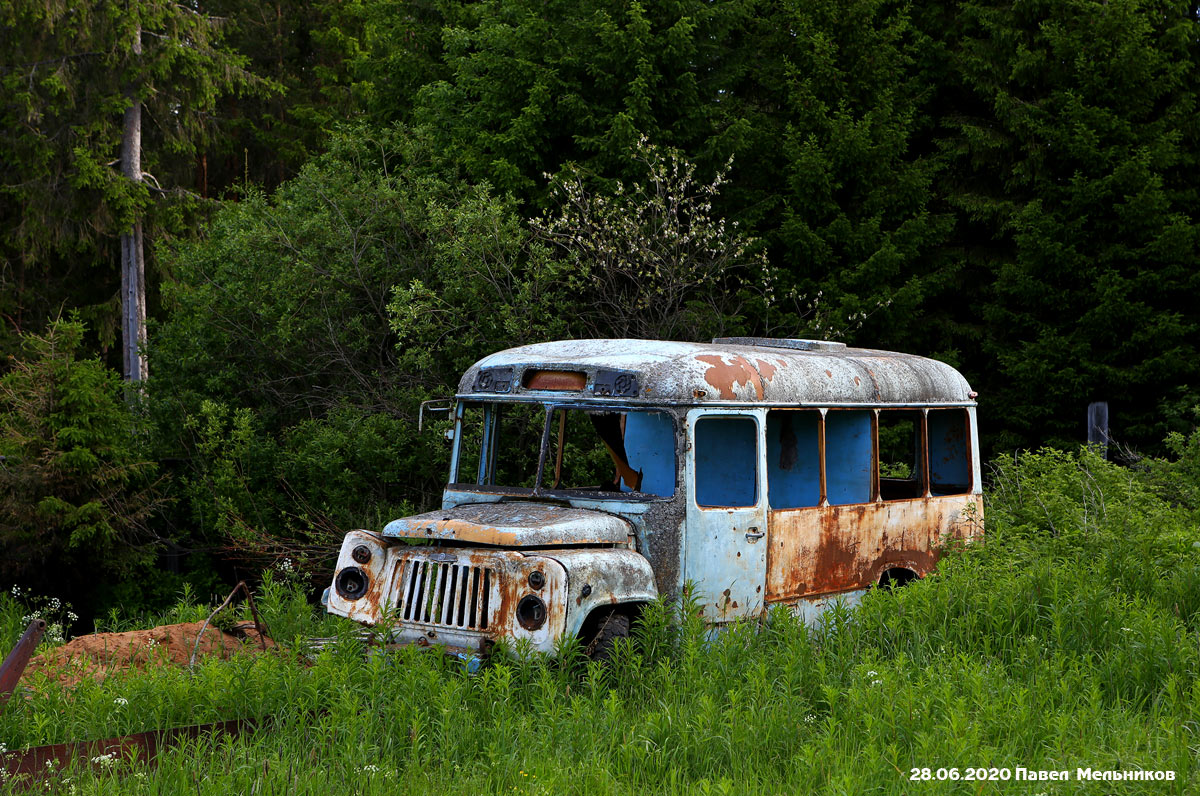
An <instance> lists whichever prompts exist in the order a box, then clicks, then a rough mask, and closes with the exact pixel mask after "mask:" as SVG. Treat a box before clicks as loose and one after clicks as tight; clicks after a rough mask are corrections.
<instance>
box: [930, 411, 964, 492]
mask: <svg viewBox="0 0 1200 796" xmlns="http://www.w3.org/2000/svg"><path fill="white" fill-rule="evenodd" d="M969 429H970V427H969V425H968V417H967V411H966V410H965V409H930V410H929V482H930V483H929V489H930V491H931V492H932V493H933V494H935V495H961V494H965V493H967V492H970V491H971V457H970V444H969V440H970V433H969Z"/></svg>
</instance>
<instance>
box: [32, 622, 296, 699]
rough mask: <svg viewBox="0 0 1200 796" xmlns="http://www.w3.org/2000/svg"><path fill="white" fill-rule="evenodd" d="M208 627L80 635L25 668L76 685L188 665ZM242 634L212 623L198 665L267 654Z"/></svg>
mask: <svg viewBox="0 0 1200 796" xmlns="http://www.w3.org/2000/svg"><path fill="white" fill-rule="evenodd" d="M203 625H204V623H203V622H187V623H185V624H180V625H160V626H158V627H152V628H150V629H149V630H131V631H128V632H125V633H93V634H91V635H89V636H79V637H78V638H75V639H72V640H71V641H69V642H67V643H66V644H63V645H62V646H61V647H55V648H54V649H52V650H47V651H46V652H43V653H42V654H40V655H37V656H35V657H34V658H33V659H32V660H30V661H29V666H28V667H27V668H26V669H25V677H30V676H36V675H41V676H44V677H48V678H50V679H52V680H55V681H57V682H59V683H62V684H63V685H75V684H76V683H78V682H79V681H80V680H82V679H84V678H90V679H93V680H103V679H104V678H105V677H108V676H109V675H110V674H114V673H116V672H121V671H126V670H128V669H144V668H146V667H147V666H150V665H161V664H164V663H166V664H174V665H177V666H187V664H188V661H189V660H190V659H191V657H192V650H193V649H195V648H196V639H197V638H199V637H200V628H201V627H202V626H203ZM238 630H239V632H238V634H234V633H226V632H224V631H222V630H219V629H218V628H215V627H213V626H212V625H211V624H210V625H209V626H208V627H207V628H205V629H204V637H203V638H201V639H200V645H199V649H198V650H197V652H196V660H200V658H202V657H212V656H216V657H218V658H222V659H228V658H230V657H232V656H234V655H239V654H247V653H249V654H253V653H255V652H261V651H262V644H261V643H260V642H259V636H258V632H257V631H256V630H254V628H253V627H250V628H249V629H246V630H244V631H243V630H241V629H238ZM266 644H267V647H268V648H272V647H274V646H275V642H274V641H272V640H271V639H270V638H267V639H266Z"/></svg>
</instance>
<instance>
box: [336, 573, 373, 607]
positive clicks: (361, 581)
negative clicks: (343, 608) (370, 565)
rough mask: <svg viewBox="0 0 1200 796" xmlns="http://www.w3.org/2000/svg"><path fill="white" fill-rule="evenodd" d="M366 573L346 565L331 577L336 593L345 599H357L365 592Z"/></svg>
mask: <svg viewBox="0 0 1200 796" xmlns="http://www.w3.org/2000/svg"><path fill="white" fill-rule="evenodd" d="M368 582H369V581H368V579H367V573H365V572H363V571H362V570H361V569H359V568H358V567H346V568H345V569H343V570H342V571H341V572H339V573H338V574H337V577H336V578H334V579H333V586H334V588H336V589H337V593H338V594H340V595H341V596H342V597H344V598H346V599H347V600H357V599H359V598H360V597H362V596H363V595H364V594H366V593H367V583H368Z"/></svg>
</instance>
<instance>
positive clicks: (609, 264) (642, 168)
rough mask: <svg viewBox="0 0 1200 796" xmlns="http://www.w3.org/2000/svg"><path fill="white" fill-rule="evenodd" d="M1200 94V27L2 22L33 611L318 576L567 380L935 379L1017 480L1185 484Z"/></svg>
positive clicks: (271, 7) (468, 8)
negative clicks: (260, 565) (715, 343)
mask: <svg viewBox="0 0 1200 796" xmlns="http://www.w3.org/2000/svg"><path fill="white" fill-rule="evenodd" d="M1198 78H1200V14H1198V8H1197V4H1196V3H1194V2H1192V3H1179V2H1150V1H1147V0H1115V1H1114V2H1090V1H1089V2H1076V1H1071V2H1015V3H998V2H983V1H976V0H968V1H964V2H954V3H933V4H908V3H903V2H882V1H879V0H860V1H857V2H854V1H852V2H841V3H833V2H822V1H820V0H818V1H817V2H804V3H800V2H755V1H754V0H729V1H728V2H719V3H712V2H700V1H699V0H696V1H692V0H682V1H681V2H656V3H637V2H596V1H593V0H572V2H558V1H557V0H549V1H548V2H528V1H527V0H506V1H505V2H455V1H454V0H444V1H442V0H428V1H426V0H415V1H414V2H399V1H397V0H355V1H354V2H334V1H332V0H318V1H317V2H304V3H298V2H285V1H283V0H280V1H279V2H274V3H247V2H237V1H236V0H218V1H216V2H200V3H191V4H188V5H187V6H179V5H175V4H172V3H163V2H159V1H158V0H134V2H130V3H124V4H115V3H105V2H92V3H86V4H66V3H59V2H53V0H51V1H50V2H47V1H46V0H32V1H31V0H16V1H15V2H7V3H4V4H2V5H0V318H2V319H3V322H2V323H0V354H3V355H4V357H5V361H4V362H3V363H2V364H0V369H2V370H0V373H2V374H3V375H0V456H3V457H4V458H3V459H2V460H0V578H7V579H8V580H11V581H12V582H14V583H20V584H22V585H24V586H28V587H30V588H32V589H33V590H35V591H39V592H40V593H43V594H48V593H51V592H53V593H55V594H59V595H61V596H63V597H66V598H67V599H70V600H71V601H72V602H73V603H75V604H76V605H87V606H89V608H90V609H91V610H94V611H95V612H98V613H103V612H104V610H105V609H106V608H107V607H108V606H110V605H116V604H121V605H123V606H125V607H126V608H129V609H135V608H136V607H138V606H145V607H146V608H154V607H157V606H161V605H164V604H166V603H167V602H169V601H170V600H171V599H172V597H173V596H174V595H175V594H176V593H177V591H178V589H179V586H180V583H181V582H182V580H184V579H188V580H191V581H192V582H194V583H197V584H199V589H200V590H201V591H202V592H203V590H204V589H205V587H206V586H213V585H214V584H216V582H217V580H218V579H219V578H220V577H221V576H226V577H227V576H229V575H230V574H231V570H230V567H231V566H245V565H246V564H247V563H248V561H249V559H248V558H247V556H248V555H249V554H250V552H249V551H257V553H258V554H259V555H261V556H263V557H265V558H264V560H269V559H270V558H272V557H277V556H280V555H285V554H286V555H289V556H299V557H300V558H301V559H302V558H303V557H304V555H305V554H306V552H307V553H308V554H309V555H310V557H311V558H310V561H308V562H305V561H303V560H301V561H300V562H299V563H300V564H301V565H309V566H312V567H313V568H314V569H315V570H321V571H323V570H324V568H326V567H327V566H328V559H327V558H326V557H324V556H327V551H328V549H329V548H328V545H329V543H330V542H329V540H331V539H334V540H336V539H337V538H340V535H341V532H342V531H344V530H345V529H348V528H353V527H368V528H370V527H378V526H379V525H380V524H381V522H382V521H386V520H388V519H391V518H394V517H396V516H400V515H401V514H403V513H405V512H408V511H411V510H414V509H417V508H424V507H428V506H430V505H432V504H433V503H435V502H436V500H437V499H438V496H439V493H440V487H441V482H442V480H443V479H444V476H445V472H446V460H447V458H448V456H447V450H446V448H445V446H444V444H443V441H442V439H441V437H440V435H439V434H437V433H432V434H430V433H426V434H422V435H418V434H417V433H416V417H417V407H418V406H419V404H420V402H421V401H423V400H425V399H427V398H431V397H437V396H443V395H447V394H450V393H452V392H453V389H454V386H455V385H456V383H457V377H458V375H459V373H460V372H461V370H462V369H463V368H464V367H465V366H466V365H467V364H469V363H470V362H472V361H474V360H475V359H477V358H479V357H480V356H482V355H484V354H486V353H489V352H491V351H494V350H496V349H499V348H503V347H507V346H511V345H517V344H521V343H525V342H531V341H534V340H542V339H547V338H552V337H570V336H584V337H591V336H625V335H631V334H637V335H641V336H652V337H670V338H685V339H687V338H690V339H697V340H704V339H707V338H708V337H711V336H713V335H716V334H760V335H771V336H789V337H822V338H833V339H841V340H844V341H846V342H847V343H850V344H854V345H862V346H867V347H875V348H885V349H895V350H901V351H907V352H912V353H917V354H922V355H926V356H932V357H935V358H938V359H942V360H944V361H947V362H949V363H950V364H952V365H954V366H955V367H957V368H959V369H960V370H961V371H962V372H963V373H964V375H966V377H967V378H968V380H969V381H970V382H971V384H972V386H973V388H974V389H976V390H978V391H979V393H980V398H979V401H980V418H981V429H982V433H983V444H984V447H985V451H984V454H985V456H986V457H993V456H996V455H999V454H1006V453H1011V452H1012V451H1014V450H1017V449H1026V448H1034V447H1038V446H1041V445H1044V444H1049V445H1057V446H1063V447H1070V446H1074V445H1077V444H1078V443H1080V442H1081V441H1083V439H1084V438H1085V423H1084V419H1085V408H1086V406H1087V404H1088V403H1089V402H1091V401H1101V400H1102V401H1107V402H1108V403H1109V406H1110V417H1111V422H1112V431H1113V435H1114V437H1115V439H1116V440H1117V441H1118V442H1119V443H1121V445H1122V446H1124V448H1125V449H1126V450H1127V451H1128V452H1130V453H1133V452H1135V451H1140V452H1141V453H1143V454H1159V453H1162V452H1163V450H1164V449H1163V447H1162V446H1163V440H1164V439H1166V438H1167V437H1168V435H1169V434H1171V433H1176V434H1178V433H1181V432H1183V433H1186V432H1187V431H1188V430H1189V429H1190V428H1191V427H1192V425H1193V423H1194V415H1193V411H1192V407H1194V406H1196V405H1197V404H1200V374H1198V369H1200V360H1198V358H1197V356H1196V353H1197V352H1196V343H1197V341H1198V340H1200V335H1198V332H1200V329H1198V325H1200V302H1197V301H1196V296H1197V295H1200V291H1198V290H1197V288H1198V287H1200V269H1198V268H1197V264H1198V253H1200V225H1198V224H1197V219H1196V208H1197V207H1198V206H1200V203H1198V201H1197V199H1198V196H1197V193H1198V190H1200V188H1198V186H1200V183H1198V181H1197V179H1196V174H1197V173H1198V169H1197V167H1198V165H1200V164H1198V162H1197V161H1198V158H1200V113H1198V112H1197V111H1198V109H1197V96H1198V94H1200V79H1198ZM134 102H137V103H139V104H140V105H141V107H142V108H143V109H144V114H145V116H144V119H143V123H142V124H143V128H142V148H141V152H142V154H141V167H142V169H143V172H144V174H145V175H146V176H145V177H144V178H143V179H140V180H131V179H128V178H127V177H125V176H123V175H122V173H121V170H120V169H119V168H118V167H117V163H118V159H119V156H120V149H121V139H122V131H123V126H122V125H123V118H124V114H125V113H126V111H127V110H128V108H129V107H130V106H131V104H132V103H134ZM693 169H694V170H693ZM135 223H140V224H141V225H142V228H143V229H144V234H145V240H146V245H147V250H146V268H147V276H148V281H149V289H148V290H147V301H148V311H147V316H148V329H149V332H148V344H147V352H148V357H149V378H148V379H147V380H146V382H145V384H144V386H143V387H142V388H139V389H137V390H131V389H128V388H126V387H124V386H123V385H122V382H121V379H120V369H121V367H122V363H121V346H120V335H121V332H120V328H121V327H120V317H121V312H120V310H121V290H120V285H121V272H120V269H119V261H120V251H121V244H120V237H121V235H122V234H126V233H128V231H129V230H130V229H131V227H132V226H133V225H134V224H135ZM664 231H665V232H666V233H670V234H664ZM650 264H652V265H653V268H650V270H649V271H647V270H646V269H647V268H648V267H649V265H650ZM131 408H132V411H131ZM1175 439H1179V438H1178V437H1175ZM231 561H234V562H241V563H240V564H237V563H235V564H231V563H230V562H231ZM0 582H3V581H0Z"/></svg>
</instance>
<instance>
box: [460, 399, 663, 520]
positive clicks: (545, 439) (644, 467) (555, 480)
mask: <svg viewBox="0 0 1200 796" xmlns="http://www.w3.org/2000/svg"><path fill="white" fill-rule="evenodd" d="M462 429H463V431H462V433H461V435H460V436H461V440H459V441H458V442H457V443H456V444H458V445H459V466H458V470H457V473H455V475H454V478H456V479H459V480H458V481H456V483H461V479H462V477H464V476H465V477H466V478H468V479H469V478H471V476H472V475H474V476H475V485H476V486H481V487H500V488H504V489H506V490H517V491H522V490H528V491H531V492H532V491H533V490H534V487H535V486H536V485H538V484H540V486H541V490H544V491H546V492H554V491H565V490H572V491H576V490H586V491H589V492H595V493H599V495H598V496H607V497H615V496H617V495H620V494H626V493H629V494H634V495H653V496H657V497H670V496H671V495H673V494H674V493H675V425H674V422H673V420H672V418H671V416H670V415H669V414H668V413H666V412H661V411H653V410H649V411H640V410H639V411H616V410H611V409H591V408H587V409H585V408H573V407H553V408H552V409H551V410H550V411H549V412H547V406H546V405H545V404H541V403H511V404H495V403H490V402H489V403H484V404H475V405H467V406H466V407H465V409H464V414H463V421H462Z"/></svg>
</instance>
